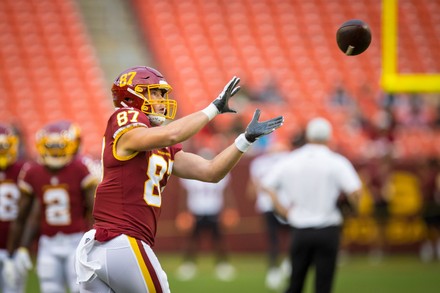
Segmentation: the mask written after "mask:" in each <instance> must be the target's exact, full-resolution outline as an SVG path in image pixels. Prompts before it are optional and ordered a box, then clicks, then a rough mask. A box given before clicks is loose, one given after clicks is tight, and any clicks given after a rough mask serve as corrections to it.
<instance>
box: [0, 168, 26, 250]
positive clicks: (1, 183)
mask: <svg viewBox="0 0 440 293" xmlns="http://www.w3.org/2000/svg"><path fill="white" fill-rule="evenodd" d="M23 164H24V162H22V161H17V162H15V163H14V164H12V165H10V166H8V167H7V168H6V169H5V170H0V249H6V243H7V239H6V237H7V235H8V234H9V226H10V224H11V222H13V221H14V220H15V218H16V217H17V215H18V199H19V198H20V190H19V189H18V185H17V180H18V174H19V173H20V169H21V167H22V166H23Z"/></svg>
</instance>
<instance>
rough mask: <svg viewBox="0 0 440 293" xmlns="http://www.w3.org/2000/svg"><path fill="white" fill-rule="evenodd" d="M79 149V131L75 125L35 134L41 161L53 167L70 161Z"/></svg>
mask: <svg viewBox="0 0 440 293" xmlns="http://www.w3.org/2000/svg"><path fill="white" fill-rule="evenodd" d="M78 149H79V132H78V130H77V129H76V128H75V127H71V128H69V129H68V130H63V131H62V132H60V133H57V132H53V133H47V132H46V131H45V130H42V131H40V132H39V133H38V134H37V150H38V153H39V154H40V159H41V161H42V163H43V164H44V165H46V166H48V167H50V168H53V169H60V168H62V167H64V166H65V165H67V164H68V163H70V162H71V161H72V159H73V157H74V156H75V155H76V154H77V152H78Z"/></svg>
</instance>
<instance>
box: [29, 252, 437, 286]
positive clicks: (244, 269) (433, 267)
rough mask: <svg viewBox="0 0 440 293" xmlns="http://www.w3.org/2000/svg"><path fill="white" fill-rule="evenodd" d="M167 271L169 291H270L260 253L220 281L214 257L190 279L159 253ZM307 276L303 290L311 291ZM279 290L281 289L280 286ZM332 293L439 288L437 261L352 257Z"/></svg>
mask: <svg viewBox="0 0 440 293" xmlns="http://www.w3.org/2000/svg"><path fill="white" fill-rule="evenodd" d="M158 256H159V259H160V260H161V263H162V266H163V267H164V269H165V270H166V271H167V273H168V278H169V282H170V286H171V291H172V292H174V293H175V292H185V293H186V292H188V293H189V292H191V293H199V292H209V293H225V292H226V293H234V292H237V293H242V292H252V293H269V292H277V291H270V290H268V289H266V288H265V287H264V277H265V258H264V256H263V255H255V254H253V255H244V254H234V255H232V256H231V262H232V264H233V265H234V266H235V267H236V268H237V278H236V279H235V280H233V281H231V282H222V281H219V280H217V279H216V278H215V275H214V271H213V268H214V265H213V258H212V257H211V256H209V255H206V256H202V257H200V258H199V273H198V275H197V276H196V277H195V278H194V279H192V280H191V281H185V282H183V281H179V280H177V279H176V277H175V272H176V269H177V267H178V265H179V264H180V261H181V256H180V255H178V254H159V255H158ZM28 288H29V289H28V290H27V292H40V291H39V290H38V282H37V280H36V277H35V275H34V274H31V276H30V278H29V286H28ZM312 289H313V288H312V280H311V278H308V282H307V285H306V290H305V291H304V293H312V292H313V290H312ZM278 292H282V291H281V290H280V291H278ZM333 292H335V293H353V292H356V293H414V292H416V293H419V292H420V293H438V292H440V262H439V261H437V262H433V263H428V264H424V263H421V262H420V261H419V260H418V258H416V257H415V256H388V257H386V258H385V259H384V261H383V262H381V263H379V264H374V265H373V264H371V263H370V262H369V261H368V258H366V257H361V256H358V257H352V258H350V259H348V260H347V261H346V262H345V263H344V265H341V266H339V268H338V273H337V277H336V283H335V286H334V291H333Z"/></svg>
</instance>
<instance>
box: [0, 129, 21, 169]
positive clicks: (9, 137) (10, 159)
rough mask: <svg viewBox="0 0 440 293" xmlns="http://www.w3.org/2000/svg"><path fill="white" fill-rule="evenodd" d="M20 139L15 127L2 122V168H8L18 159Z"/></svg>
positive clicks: (0, 164)
mask: <svg viewBox="0 0 440 293" xmlns="http://www.w3.org/2000/svg"><path fill="white" fill-rule="evenodd" d="M19 144H20V139H19V137H18V135H17V133H16V132H15V131H14V129H13V128H12V127H11V126H9V125H6V124H0V169H3V170H4V169H6V168H7V167H8V166H10V165H12V164H14V163H15V161H17V158H18V147H19Z"/></svg>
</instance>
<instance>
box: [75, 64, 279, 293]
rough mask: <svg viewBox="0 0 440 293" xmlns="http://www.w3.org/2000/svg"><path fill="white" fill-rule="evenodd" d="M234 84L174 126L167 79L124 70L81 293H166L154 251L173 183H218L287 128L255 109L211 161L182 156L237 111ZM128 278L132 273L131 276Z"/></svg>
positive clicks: (81, 255)
mask: <svg viewBox="0 0 440 293" xmlns="http://www.w3.org/2000/svg"><path fill="white" fill-rule="evenodd" d="M239 81H240V79H239V78H237V77H234V78H232V79H231V81H230V82H229V83H228V84H227V85H226V86H225V88H224V89H223V91H222V92H221V93H220V95H219V96H218V98H217V99H215V100H214V101H213V102H212V103H211V104H209V106H207V107H206V108H205V109H203V110H201V111H197V112H194V113H192V114H190V115H187V116H185V117H182V118H180V119H176V120H174V121H172V122H169V123H165V122H166V121H167V120H172V119H173V118H174V117H175V115H176V110H177V103H176V101H175V100H173V99H171V97H170V96H169V93H170V92H171V86H170V85H169V84H168V83H167V82H166V80H165V79H164V77H163V75H162V74H161V73H160V72H159V71H157V70H155V69H153V68H151V67H145V66H138V67H132V68H128V69H127V70H124V71H123V72H122V73H121V74H120V75H119V76H118V77H117V78H116V80H115V81H114V84H113V87H112V94H113V103H114V105H115V107H116V109H115V111H114V113H113V114H112V115H111V116H110V118H109V120H108V124H107V128H106V130H105V133H104V139H103V151H102V162H103V180H102V181H101V183H100V184H99V186H98V188H97V190H96V197H95V206H94V210H93V216H94V220H95V224H94V229H92V230H90V231H89V232H87V233H86V234H85V235H84V237H83V238H82V239H81V242H80V244H79V246H78V248H77V251H76V255H77V257H76V262H75V268H76V271H77V274H78V282H80V286H81V292H169V285H168V281H167V276H166V274H165V272H164V271H163V270H162V268H161V265H160V263H159V261H158V259H157V258H156V255H155V253H154V252H153V250H152V248H153V246H154V241H155V236H156V228H157V222H158V220H159V215H160V212H161V207H162V192H163V190H164V188H165V185H166V183H167V181H168V179H169V177H170V176H171V174H174V175H176V176H178V177H181V178H188V179H195V180H201V181H207V182H218V181H220V180H221V179H222V178H223V177H224V176H225V175H226V174H227V173H228V172H229V171H230V170H231V169H232V168H233V167H234V166H235V164H236V163H237V162H238V161H239V160H240V158H241V157H242V155H243V153H244V152H245V151H246V150H247V149H248V148H249V147H250V146H251V145H252V143H253V142H254V141H255V140H256V139H258V138H259V137H261V136H263V135H266V134H269V133H271V132H272V131H274V130H275V129H276V128H278V127H280V126H281V125H282V123H283V117H282V116H279V117H277V118H274V119H270V120H268V121H265V122H259V121H258V119H259V116H260V111H259V110H257V111H256V112H255V114H254V117H253V119H252V121H251V123H250V124H249V125H248V127H247V129H246V131H245V133H243V134H241V135H239V136H238V137H237V139H236V140H235V142H234V143H232V144H231V145H230V146H229V147H227V148H226V149H224V150H223V151H222V152H220V153H219V154H218V155H217V156H215V157H214V158H212V159H210V160H208V159H204V158H203V157H201V156H199V155H196V154H193V153H189V152H185V151H183V150H182V145H181V144H180V143H181V142H183V141H185V140H187V139H189V138H190V137H191V136H193V135H194V134H196V133H197V132H198V131H199V130H201V129H202V128H203V127H204V126H205V125H206V124H208V122H209V121H210V120H212V119H214V117H215V116H217V115H218V114H222V113H228V112H233V113H235V111H234V110H232V109H231V108H230V107H229V99H230V98H231V97H232V96H234V95H235V94H236V93H237V92H238V91H239V89H240V87H239V86H238V83H239ZM127 271H129V274H127Z"/></svg>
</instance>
